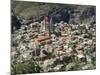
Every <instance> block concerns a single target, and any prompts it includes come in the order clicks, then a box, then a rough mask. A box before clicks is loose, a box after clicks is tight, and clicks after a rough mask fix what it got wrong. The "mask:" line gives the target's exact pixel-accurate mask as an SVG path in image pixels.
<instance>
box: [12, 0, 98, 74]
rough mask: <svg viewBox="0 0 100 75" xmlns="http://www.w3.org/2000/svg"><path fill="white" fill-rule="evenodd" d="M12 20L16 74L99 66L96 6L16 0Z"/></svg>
mask: <svg viewBox="0 0 100 75" xmlns="http://www.w3.org/2000/svg"><path fill="white" fill-rule="evenodd" d="M45 7H46V8H45ZM11 21H12V22H11V74H12V75H16V74H29V73H46V72H61V71H79V70H94V69H96V13H95V6H85V5H83V6H81V5H67V4H66V5H64V4H52V3H51V4H49V3H37V2H36V3H35V2H33V3H32V2H20V1H19V2H18V1H16V2H15V4H14V5H12V9H11Z"/></svg>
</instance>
